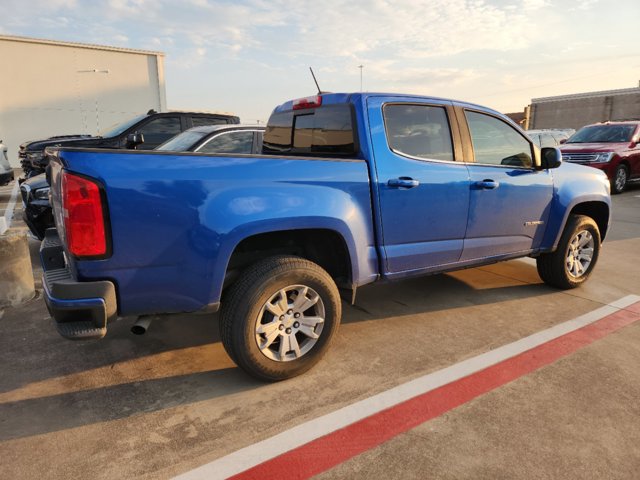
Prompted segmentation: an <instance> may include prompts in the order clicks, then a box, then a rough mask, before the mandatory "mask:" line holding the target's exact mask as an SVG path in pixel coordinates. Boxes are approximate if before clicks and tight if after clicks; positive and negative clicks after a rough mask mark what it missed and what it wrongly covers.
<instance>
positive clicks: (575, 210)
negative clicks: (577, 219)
mask: <svg viewBox="0 0 640 480" xmlns="http://www.w3.org/2000/svg"><path fill="white" fill-rule="evenodd" d="M571 215H585V216H587V217H590V218H592V219H593V220H594V221H595V222H596V225H598V230H599V231H600V240H601V241H603V240H604V239H605V237H606V236H607V233H608V230H609V223H610V221H611V209H610V206H609V204H608V203H607V202H605V201H603V200H601V199H585V200H583V201H580V202H577V203H575V204H574V205H572V206H571V208H568V209H567V210H566V214H565V216H564V219H563V221H562V225H561V228H559V229H558V231H557V233H556V236H555V240H554V242H553V248H552V251H555V250H556V249H557V248H558V243H559V242H560V237H561V236H562V232H564V229H565V227H566V225H567V221H568V220H569V217H570V216H571Z"/></svg>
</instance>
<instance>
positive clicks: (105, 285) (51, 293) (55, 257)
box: [40, 228, 118, 340]
mask: <svg viewBox="0 0 640 480" xmlns="http://www.w3.org/2000/svg"><path fill="white" fill-rule="evenodd" d="M40 261H41V263H42V269H43V271H44V274H43V278H42V285H43V288H44V300H45V303H46V304H47V309H48V310H49V313H50V314H51V316H52V317H53V319H54V320H55V324H56V328H57V330H58V333H59V334H60V335H62V336H63V337H65V338H68V339H70V340H89V339H96V338H102V337H104V336H105V335H106V333H107V323H108V322H110V321H112V320H115V319H116V317H117V314H118V310H117V301H116V289H115V286H114V284H113V282H110V281H108V280H100V281H94V282H79V281H76V280H75V279H74V277H73V274H72V272H71V270H70V269H69V266H68V265H66V264H65V259H64V254H63V247H62V243H61V241H60V238H59V237H58V233H57V231H56V230H55V229H53V228H52V229H49V230H47V232H46V234H45V238H44V240H43V242H42V244H41V245H40Z"/></svg>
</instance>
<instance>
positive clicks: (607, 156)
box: [593, 152, 613, 163]
mask: <svg viewBox="0 0 640 480" xmlns="http://www.w3.org/2000/svg"><path fill="white" fill-rule="evenodd" d="M612 158H613V152H606V153H599V154H598V155H597V156H596V158H595V159H594V160H593V161H594V162H595V163H608V162H610V161H611V159H612Z"/></svg>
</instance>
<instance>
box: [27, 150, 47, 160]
mask: <svg viewBox="0 0 640 480" xmlns="http://www.w3.org/2000/svg"><path fill="white" fill-rule="evenodd" d="M43 153H44V152H32V153H27V158H28V159H29V160H40V159H41V158H42V157H43V156H44V155H43Z"/></svg>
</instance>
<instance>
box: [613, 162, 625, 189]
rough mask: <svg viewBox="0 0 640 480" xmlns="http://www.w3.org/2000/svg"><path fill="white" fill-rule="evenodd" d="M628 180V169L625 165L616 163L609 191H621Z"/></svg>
mask: <svg viewBox="0 0 640 480" xmlns="http://www.w3.org/2000/svg"><path fill="white" fill-rule="evenodd" d="M628 180H629V169H628V168H627V166H626V165H622V164H620V165H618V166H617V168H616V171H615V173H614V175H613V179H611V193H622V192H623V191H624V189H625V187H626V186H627V181H628Z"/></svg>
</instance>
